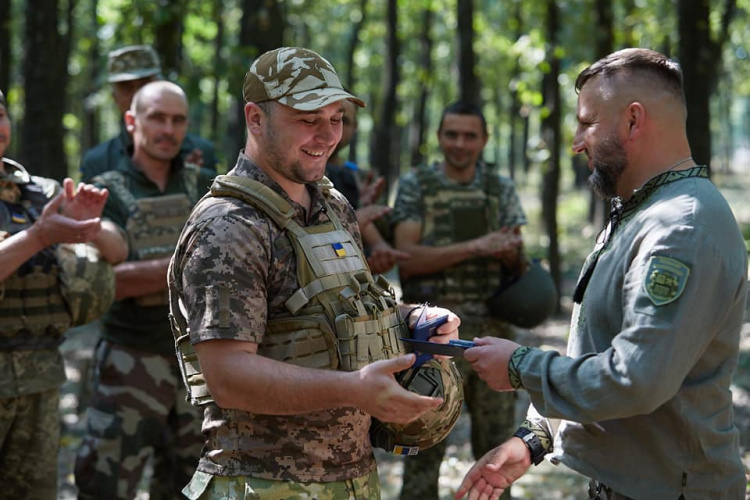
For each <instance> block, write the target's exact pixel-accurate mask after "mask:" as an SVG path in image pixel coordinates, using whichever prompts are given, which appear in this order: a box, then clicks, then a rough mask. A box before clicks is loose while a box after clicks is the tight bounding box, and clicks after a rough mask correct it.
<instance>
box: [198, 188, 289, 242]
mask: <svg viewBox="0 0 750 500" xmlns="http://www.w3.org/2000/svg"><path fill="white" fill-rule="evenodd" d="M211 195H212V196H231V197H233V198H238V199H240V200H242V201H244V202H247V203H249V204H251V205H253V206H254V207H256V208H257V209H259V210H261V211H262V212H263V213H265V214H267V215H268V216H269V217H271V219H273V221H274V222H275V223H276V225H277V226H279V227H280V228H282V229H285V228H286V227H287V226H288V225H289V223H290V222H291V221H292V218H293V217H294V207H293V206H292V205H291V203H289V202H288V201H286V200H285V199H284V198H283V197H282V196H281V195H279V194H278V193H277V192H275V191H274V190H273V189H271V188H269V187H268V186H266V185H264V184H262V183H260V182H258V181H256V180H253V179H248V178H247V177H240V176H237V175H219V176H217V177H216V179H214V182H213V184H212V185H211Z"/></svg>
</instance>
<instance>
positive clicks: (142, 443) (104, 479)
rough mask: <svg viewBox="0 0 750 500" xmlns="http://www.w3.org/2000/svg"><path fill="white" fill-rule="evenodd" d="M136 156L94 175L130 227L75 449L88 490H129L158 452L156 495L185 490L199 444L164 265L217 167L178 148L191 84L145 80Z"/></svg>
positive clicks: (137, 102)
mask: <svg viewBox="0 0 750 500" xmlns="http://www.w3.org/2000/svg"><path fill="white" fill-rule="evenodd" d="M125 119H126V125H127V127H128V129H129V131H130V133H131V134H132V136H133V142H134V150H133V156H132V158H124V159H122V161H121V162H120V164H119V165H118V168H117V170H114V171H110V172H105V173H103V174H101V175H100V176H97V177H95V178H94V179H93V182H94V183H95V184H96V185H97V186H101V187H106V188H107V189H108V190H109V193H110V197H109V199H108V200H107V204H106V206H105V207H104V212H103V216H104V217H105V218H106V219H109V220H111V221H112V222H113V223H115V224H117V226H118V227H119V228H120V229H121V230H122V231H123V232H124V233H125V234H126V235H127V238H128V241H129V243H130V253H129V255H128V258H127V260H126V262H123V263H122V264H120V265H119V266H117V267H116V268H115V275H116V291H117V295H116V300H115V302H114V304H113V305H112V307H110V308H109V310H108V311H107V314H105V315H104V318H103V319H102V326H103V328H102V332H101V337H102V339H101V341H100V342H99V344H98V346H97V349H96V353H95V360H94V363H95V367H96V368H95V376H94V379H95V380H94V384H93V385H94V389H93V395H92V397H91V405H90V407H89V409H88V410H87V415H86V418H87V428H86V435H85V437H84V439H83V442H82V444H81V448H80V449H79V452H78V456H77V457H76V465H75V477H76V485H77V486H78V493H79V497H78V498H80V499H86V498H91V499H100V498H108V499H110V498H111V499H131V498H133V497H134V496H135V494H136V491H137V487H138V484H139V482H140V481H141V477H142V475H143V470H144V467H145V464H146V462H147V461H148V459H149V457H150V456H153V457H154V472H153V476H152V478H151V481H150V484H149V488H150V491H149V492H150V498H151V499H154V500H160V499H171V498H176V497H178V496H179V491H180V490H181V489H182V486H183V485H184V484H185V483H186V482H187V481H188V479H189V478H190V477H191V475H192V473H193V471H194V470H195V458H196V457H197V456H198V454H199V453H200V449H201V445H202V442H203V438H202V437H201V434H200V422H201V418H200V414H199V412H198V411H197V409H195V408H193V407H191V406H190V405H189V404H188V403H187V402H186V400H185V389H184V387H183V386H182V383H181V380H180V375H179V368H178V367H177V360H176V359H175V356H174V342H173V341H172V335H171V329H170V326H169V320H168V317H167V316H168V307H167V280H166V271H167V265H168V263H169V257H170V256H171V255H172V252H173V251H174V245H175V243H176V242H177V236H178V235H179V232H180V230H181V229H182V225H183V224H184V223H185V220H186V219H187V216H188V214H189V213H190V210H191V208H192V206H193V205H194V204H195V202H196V201H197V200H198V199H199V198H200V196H202V195H203V194H204V193H205V192H206V190H207V189H208V186H209V185H210V179H211V177H212V173H211V172H209V171H207V170H205V169H201V168H199V167H198V166H196V165H191V164H185V163H184V162H183V161H182V158H181V157H180V155H179V151H180V145H181V143H182V140H183V138H184V136H185V132H186V130H187V126H188V103H187V97H186V96H185V93H184V92H183V90H182V89H181V88H180V87H179V86H177V85H175V84H174V83H171V82H166V81H156V82H151V83H149V84H147V85H145V86H144V87H142V88H141V89H140V90H139V91H138V92H137V93H136V95H135V97H134V98H133V103H132V105H131V108H130V110H129V111H128V112H127V114H126V117H125Z"/></svg>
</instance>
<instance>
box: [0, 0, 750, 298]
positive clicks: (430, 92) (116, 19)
mask: <svg viewBox="0 0 750 500" xmlns="http://www.w3.org/2000/svg"><path fill="white" fill-rule="evenodd" d="M749 11H750V0H285V1H279V0H212V1H203V0H172V1H170V0H0V90H3V91H4V92H5V93H6V96H7V97H8V101H9V108H10V112H11V116H12V119H13V128H14V139H13V143H12V144H11V147H10V148H9V150H8V151H7V154H8V156H11V157H14V158H16V159H18V160H19V161H21V162H22V163H23V164H25V165H26V166H27V167H28V168H29V169H30V170H31V171H32V173H34V174H37V175H44V176H49V177H53V178H57V179H61V178H63V177H64V176H66V175H71V176H73V177H74V178H75V177H77V176H78V166H79V164H80V158H81V156H82V153H83V152H85V151H86V150H87V149H89V148H90V147H92V146H94V145H96V144H98V143H99V142H101V141H103V140H106V139H108V138H110V137H112V136H114V135H116V134H117V133H118V132H119V127H120V117H119V113H118V111H117V110H116V108H115V107H114V104H113V102H112V99H111V97H110V88H109V85H108V84H107V83H106V61H107V57H106V56H107V52H108V51H110V50H112V49H115V48H119V47H121V46H124V45H131V44H140V43H146V44H151V45H153V46H154V47H155V48H156V49H157V51H158V52H159V54H160V56H161V59H162V67H163V68H162V69H163V73H164V75H165V77H166V78H168V79H170V80H173V81H175V82H177V83H179V84H180V85H181V86H182V87H183V88H184V89H185V91H186V92H187V94H188V98H189V101H190V105H191V107H190V120H191V121H190V123H191V125H190V128H191V131H193V132H195V133H197V134H199V135H201V136H203V137H205V138H207V139H210V140H212V141H213V142H214V144H215V145H216V147H217V150H218V151H219V153H220V157H221V160H222V165H221V167H220V171H224V170H226V168H227V167H231V166H232V165H233V163H234V161H235V159H236V156H237V152H238V150H239V149H240V148H241V147H242V145H243V144H244V133H245V132H244V120H243V117H242V104H243V103H242V100H241V85H242V79H243V75H244V73H245V72H246V71H247V68H248V66H249V64H250V62H251V61H252V59H253V58H254V57H255V56H257V55H259V54H260V53H262V52H264V51H266V50H269V49H272V48H275V47H279V46H283V45H297V46H304V47H308V48H311V49H313V50H315V51H317V52H319V53H320V54H322V55H324V56H325V57H326V58H328V59H329V60H330V61H331V62H332V63H333V65H334V66H335V67H336V68H337V70H338V72H339V74H340V76H341V77H342V80H343V82H344V84H345V85H346V86H347V87H348V88H349V89H350V90H351V91H352V92H354V93H355V94H356V95H358V96H360V97H362V98H363V99H364V100H365V101H367V103H368V107H367V108H366V109H364V110H362V111H360V114H359V118H360V129H359V133H358V135H357V139H356V141H355V142H354V144H353V145H352V147H350V151H349V155H350V158H351V159H352V160H354V161H356V162H357V163H359V164H360V165H362V166H364V167H365V168H370V169H372V170H374V171H375V172H377V173H378V174H379V175H382V176H384V177H385V178H386V179H387V181H388V185H389V187H390V188H391V189H390V191H391V193H392V192H393V188H394V186H395V183H396V180H397V178H398V175H399V174H400V173H403V172H404V171H405V170H406V169H408V168H409V167H410V166H413V165H416V164H419V163H421V162H425V161H431V160H434V159H436V158H437V157H438V156H437V155H438V154H439V152H438V150H437V141H436V137H435V128H436V126H437V122H438V119H439V114H440V111H441V110H442V108H443V106H444V105H445V104H447V103H449V102H452V101H454V100H457V99H463V100H468V101H473V102H476V103H478V104H480V105H482V106H483V109H484V111H485V113H486V115H487V118H488V122H489V124H490V142H489V144H488V146H487V148H486V150H485V159H486V160H487V161H489V162H492V163H494V164H495V165H496V166H497V168H498V169H499V171H500V173H502V174H504V175H507V176H510V177H513V178H514V179H515V180H516V182H517V183H519V185H521V186H522V187H524V188H526V189H527V190H531V191H532V192H534V193H535V194H534V195H533V196H532V199H531V200H530V202H529V203H528V205H529V207H530V208H527V211H530V215H531V216H532V217H533V218H531V220H530V224H529V225H530V226H533V228H534V229H532V231H531V233H532V234H534V237H533V241H532V242H531V244H530V245H527V246H528V247H529V248H530V251H531V253H532V254H535V253H536V254H537V255H536V256H537V257H541V258H544V259H545V260H546V261H547V263H548V265H549V267H550V270H551V271H552V274H553V276H554V278H555V280H556V282H557V283H558V285H560V282H561V279H562V277H563V273H575V271H576V270H577V268H578V264H579V263H578V262H571V259H566V258H565V255H564V254H565V253H566V252H569V251H571V249H569V248H568V246H575V241H576V240H581V238H580V236H581V233H580V231H579V232H578V233H577V237H575V236H574V237H573V238H572V239H571V240H570V245H567V244H566V242H565V241H564V239H565V232H566V231H565V230H564V227H562V226H564V225H565V219H566V217H567V218H577V219H580V220H579V221H578V222H579V223H581V222H586V223H588V224H589V226H588V227H595V228H598V227H601V224H602V222H603V219H604V214H605V212H606V208H605V205H604V203H602V202H600V201H598V200H597V199H596V198H595V197H594V196H591V195H589V194H588V191H586V193H587V194H586V195H585V196H584V197H583V198H582V197H580V196H579V197H576V198H571V197H568V196H566V195H565V193H566V192H568V191H569V190H570V189H571V186H583V185H584V184H585V179H586V177H587V175H588V173H587V171H586V166H585V162H583V163H584V164H583V165H581V162H578V161H577V160H575V159H574V158H573V157H572V155H571V153H570V142H571V139H572V134H573V132H574V130H575V103H576V95H575V92H574V89H573V82H574V81H575V76H576V75H577V74H578V72H579V71H580V70H581V69H583V68H584V67H585V66H587V65H588V64H590V63H592V62H593V61H595V60H596V59H598V58H600V57H602V56H604V55H606V54H608V53H610V52H612V51H614V50H617V49H620V48H625V47H648V48H653V49H656V50H659V51H661V52H664V53H666V54H668V55H669V56H671V57H673V58H674V59H676V60H678V61H679V62H680V63H681V65H682V67H683V71H684V74H685V90H686V96H687V100H688V108H689V109H688V112H689V118H688V132H689V138H690V142H691V147H692V150H693V154H694V157H695V159H696V160H697V161H698V162H700V163H704V164H709V165H710V167H711V169H712V171H713V172H720V173H721V174H722V175H723V174H728V175H733V174H736V175H747V174H746V173H744V169H743V168H741V167H742V166H743V165H746V164H748V163H750V153H748V151H750V145H749V144H748V143H749V142H750V141H748V137H750V57H749V55H748V39H749V38H750V30H748V12H749ZM743 173H744V174H743ZM583 189H586V188H583ZM571 200H575V201H571ZM581 200H585V201H581ZM571 204H573V205H571ZM561 224H562V226H561ZM580 225H581V224H579V226H580ZM561 238H562V239H563V242H562V244H561ZM583 245H585V247H588V246H590V238H585V239H584V241H583ZM572 260H573V261H577V260H578V259H572Z"/></svg>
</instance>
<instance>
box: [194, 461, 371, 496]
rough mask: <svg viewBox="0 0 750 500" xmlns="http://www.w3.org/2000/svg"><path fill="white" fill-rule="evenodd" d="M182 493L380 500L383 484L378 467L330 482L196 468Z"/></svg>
mask: <svg viewBox="0 0 750 500" xmlns="http://www.w3.org/2000/svg"><path fill="white" fill-rule="evenodd" d="M182 492H183V494H184V495H185V496H186V497H188V498H189V499H190V500H199V499H200V500H226V499H227V498H231V499H232V500H261V499H262V500H380V483H379V481H378V470H377V469H373V471H372V472H371V473H369V474H367V475H366V476H360V477H355V478H354V479H349V480H346V481H334V482H329V483H295V482H294V481H272V480H268V479H259V478H255V477H249V476H213V475H211V474H208V473H206V472H200V471H197V472H196V473H195V474H194V475H193V479H192V480H191V481H190V484H188V485H187V486H186V487H185V489H184V490H182Z"/></svg>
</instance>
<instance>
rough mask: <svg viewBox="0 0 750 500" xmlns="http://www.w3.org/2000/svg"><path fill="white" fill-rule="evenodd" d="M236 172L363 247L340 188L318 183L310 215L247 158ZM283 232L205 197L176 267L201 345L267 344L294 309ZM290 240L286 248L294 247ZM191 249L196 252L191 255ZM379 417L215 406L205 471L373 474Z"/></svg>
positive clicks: (242, 206) (251, 213)
mask: <svg viewBox="0 0 750 500" xmlns="http://www.w3.org/2000/svg"><path fill="white" fill-rule="evenodd" d="M229 174H230V175H237V176H244V177H249V178H251V179H254V180H256V181H258V182H261V183H263V184H265V185H267V186H269V187H271V188H272V189H273V190H274V191H276V192H277V193H279V194H280V195H281V196H283V197H284V198H285V199H287V201H289V202H290V203H291V204H292V205H293V206H294V207H295V209H296V216H295V220H296V221H297V223H298V224H300V225H301V226H306V225H308V224H307V223H305V222H304V221H305V220H309V221H310V222H309V225H316V224H320V223H325V222H328V220H329V218H328V216H327V215H326V212H325V210H324V205H323V197H324V196H325V197H326V199H327V202H328V204H329V206H330V207H331V210H333V211H334V212H335V214H336V216H337V217H338V218H339V220H340V221H341V223H342V225H343V227H344V228H345V229H346V230H348V231H349V232H350V233H351V234H352V235H353V236H354V237H355V239H356V240H357V243H358V245H359V246H360V248H361V246H362V237H361V234H360V232H359V228H358V226H357V223H356V219H355V216H354V212H353V210H352V209H351V206H350V205H349V203H348V202H347V201H346V199H345V198H344V196H343V195H342V194H341V193H339V192H338V191H336V190H330V192H327V193H324V192H323V191H321V189H320V188H319V187H318V186H317V185H308V190H309V191H310V195H311V198H312V208H311V214H310V216H309V217H307V216H306V214H305V209H304V208H303V207H302V206H301V205H299V204H297V203H294V202H292V201H291V200H290V199H289V197H288V196H287V194H286V193H285V192H284V191H283V190H282V188H281V187H280V186H279V185H278V184H277V183H276V182H274V181H273V180H271V178H270V177H268V175H267V174H266V173H265V172H263V170H261V169H260V168H259V167H257V166H256V165H255V164H253V163H252V161H251V160H250V159H249V158H247V157H246V156H244V155H243V154H240V157H239V159H238V161H237V165H236V166H235V168H234V169H233V170H232V171H231V172H229ZM281 236H283V233H282V232H281V231H280V230H279V228H278V227H276V225H275V224H274V223H273V222H271V221H270V220H269V218H268V217H267V216H266V215H264V214H263V213H261V212H259V211H258V210H257V209H256V208H254V207H252V206H250V205H248V204H246V203H245V202H243V201H241V200H239V199H235V198H232V197H216V198H207V199H204V200H203V201H201V202H200V203H199V204H198V205H197V206H196V208H195V210H194V212H193V214H192V215H191V217H190V219H189V220H188V222H187V224H186V226H185V230H184V231H183V234H182V236H181V237H180V243H179V244H178V248H177V253H176V255H184V256H185V257H184V258H183V259H182V260H180V261H176V262H173V263H172V266H173V267H174V269H175V275H176V279H177V280H178V281H179V282H180V283H181V284H182V288H183V290H184V296H183V297H181V299H182V303H183V304H184V305H185V308H186V310H187V311H189V314H188V318H187V321H188V326H189V329H190V338H191V341H192V342H193V343H194V344H195V343H199V342H203V341H207V340H215V339H231V340H241V341H245V342H253V343H256V344H260V343H261V342H262V341H263V338H264V333H265V330H266V322H267V320H268V319H269V318H273V317H275V316H277V315H281V314H283V313H286V309H285V308H284V302H285V301H286V300H287V299H288V298H289V297H290V296H291V295H292V293H294V292H295V291H296V290H297V289H298V288H299V284H298V281H297V271H296V268H297V266H296V258H295V255H294V252H293V250H292V248H291V246H290V245H289V243H288V240H287V239H286V238H280V237H281ZM284 242H286V244H284ZM185 249H189V251H187V252H186V251H185ZM369 427H370V417H369V416H368V415H367V414H365V413H363V412H361V411H360V410H358V409H356V408H353V407H346V408H334V409H331V410H324V411H315V412H311V413H305V414H299V415H284V416H276V415H256V414H252V413H248V412H245V411H241V410H234V409H224V408H220V407H218V406H217V405H216V404H215V403H210V404H209V405H208V406H207V407H206V409H205V412H204V422H203V432H204V434H205V436H206V444H205V446H204V448H203V454H202V457H201V459H200V463H199V465H198V470H200V471H203V472H207V473H210V474H215V475H221V476H236V475H247V476H252V477H257V478H262V479H272V480H289V481H297V482H311V481H312V482H330V481H340V480H345V479H351V478H355V477H359V476H363V475H365V474H368V473H369V472H371V471H372V470H373V468H374V467H375V462H374V457H373V453H372V447H371V445H370V438H369V435H368V431H369Z"/></svg>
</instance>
